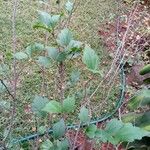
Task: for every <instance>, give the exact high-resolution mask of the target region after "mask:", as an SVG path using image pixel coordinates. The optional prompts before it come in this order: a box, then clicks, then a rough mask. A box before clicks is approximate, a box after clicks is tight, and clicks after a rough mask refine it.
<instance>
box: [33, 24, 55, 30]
mask: <svg viewBox="0 0 150 150" xmlns="http://www.w3.org/2000/svg"><path fill="white" fill-rule="evenodd" d="M33 28H34V29H44V30H46V31H48V32H51V31H52V29H51V28H49V27H47V26H46V25H45V24H42V23H41V22H36V23H35V24H34V25H33Z"/></svg>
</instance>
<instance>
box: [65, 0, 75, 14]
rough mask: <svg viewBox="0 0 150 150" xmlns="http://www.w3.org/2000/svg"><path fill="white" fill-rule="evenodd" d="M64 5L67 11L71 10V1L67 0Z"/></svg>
mask: <svg viewBox="0 0 150 150" xmlns="http://www.w3.org/2000/svg"><path fill="white" fill-rule="evenodd" d="M65 7H66V10H67V11H68V12H69V13H71V12H72V10H73V3H72V2H70V0H68V1H67V3H66V5H65Z"/></svg>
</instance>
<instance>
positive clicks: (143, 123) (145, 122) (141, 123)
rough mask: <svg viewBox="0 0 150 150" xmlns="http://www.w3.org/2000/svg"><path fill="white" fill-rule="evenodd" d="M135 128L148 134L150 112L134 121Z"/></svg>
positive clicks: (149, 129)
mask: <svg viewBox="0 0 150 150" xmlns="http://www.w3.org/2000/svg"><path fill="white" fill-rule="evenodd" d="M134 123H135V125H136V126H138V127H140V128H142V129H144V130H146V131H149V132H150V111H148V112H145V113H144V114H142V115H140V116H139V117H137V118H136V119H135V120H134Z"/></svg>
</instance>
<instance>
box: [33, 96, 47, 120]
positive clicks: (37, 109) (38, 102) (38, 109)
mask: <svg viewBox="0 0 150 150" xmlns="http://www.w3.org/2000/svg"><path fill="white" fill-rule="evenodd" d="M48 102H49V100H48V99H47V98H45V97H42V96H38V95H36V96H35V98H34V100H33V103H32V111H33V112H34V113H35V114H36V115H38V116H40V117H44V116H45V115H46V113H45V112H43V111H42V109H43V108H44V107H45V105H46V104H47V103H48Z"/></svg>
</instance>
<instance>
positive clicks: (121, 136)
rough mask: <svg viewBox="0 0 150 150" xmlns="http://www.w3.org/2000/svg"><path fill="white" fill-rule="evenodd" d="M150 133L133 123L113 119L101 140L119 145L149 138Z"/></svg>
mask: <svg viewBox="0 0 150 150" xmlns="http://www.w3.org/2000/svg"><path fill="white" fill-rule="evenodd" d="M148 134H149V132H147V131H144V130H142V129H140V128H139V127H135V126H133V125H132V124H131V123H123V122H122V121H119V120H117V119H112V120H111V121H110V122H108V123H107V125H106V128H105V129H104V131H103V134H102V136H101V135H99V136H100V137H101V138H104V140H105V142H106V138H107V141H108V142H110V143H112V144H115V145H117V144H119V143H120V142H133V141H134V140H136V139H138V140H140V139H142V137H144V136H147V135H148Z"/></svg>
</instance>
